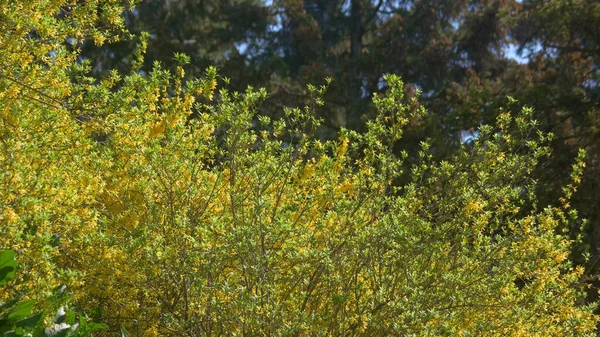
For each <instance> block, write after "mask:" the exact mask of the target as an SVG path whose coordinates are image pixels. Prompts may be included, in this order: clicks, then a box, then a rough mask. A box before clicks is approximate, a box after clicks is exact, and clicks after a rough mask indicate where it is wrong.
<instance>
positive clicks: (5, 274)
mask: <svg viewBox="0 0 600 337" xmlns="http://www.w3.org/2000/svg"><path fill="white" fill-rule="evenodd" d="M18 265H19V264H18V263H17V261H16V260H15V252H14V251H12V250H4V251H0V286H3V285H5V284H6V283H7V282H8V281H9V280H10V279H11V278H12V277H13V276H14V275H15V271H16V270H17V266H18Z"/></svg>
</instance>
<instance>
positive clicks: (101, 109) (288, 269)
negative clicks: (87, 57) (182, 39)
mask: <svg viewBox="0 0 600 337" xmlns="http://www.w3.org/2000/svg"><path fill="white" fill-rule="evenodd" d="M0 4H1V5H2V7H1V8H3V13H2V24H3V26H7V27H12V28H11V29H7V30H2V33H1V35H0V37H1V39H0V44H1V45H0V47H2V50H3V51H2V53H0V66H1V67H2V69H1V70H2V75H1V77H0V106H2V107H3V110H2V111H1V115H0V122H1V123H2V128H1V129H0V130H1V132H2V134H1V135H0V137H1V139H2V144H3V146H2V148H1V149H0V167H1V168H2V175H0V179H2V181H1V182H0V186H1V190H0V200H1V201H2V203H1V204H0V207H2V209H1V210H2V218H0V236H2V237H3V238H7V240H6V242H5V243H4V242H3V244H6V245H7V246H8V247H10V248H11V249H14V250H17V251H18V252H19V255H20V256H21V260H22V266H23V273H21V275H19V276H16V277H17V284H16V285H15V286H14V289H15V290H16V291H19V292H23V293H26V294H33V295H28V297H31V298H33V299H43V298H44V297H45V296H46V295H47V294H49V293H51V292H52V290H53V289H54V288H55V287H56V286H58V285H60V284H62V283H64V284H66V285H67V286H68V287H69V288H70V289H72V291H73V295H74V299H75V301H76V302H75V303H76V305H77V306H78V307H79V308H85V309H86V310H90V311H93V313H94V315H95V316H96V317H97V318H99V319H101V320H102V321H104V322H107V323H108V324H109V326H110V327H111V332H116V331H117V329H118V327H119V326H120V325H123V328H122V329H121V333H122V335H127V334H128V333H126V331H127V330H129V331H131V333H132V335H147V336H157V335H166V336H176V335H182V334H186V335H190V336H213V335H222V334H231V335H357V336H371V335H375V336H379V335H381V336H383V335H406V336H411V335H412V336H416V335H419V336H423V335H424V336H436V335H462V336H481V335H490V336H507V335H508V336H547V335H552V336H592V335H593V334H594V330H595V324H596V322H597V317H596V316H594V315H593V314H592V310H593V308H594V305H591V304H590V305H585V304H583V300H584V296H585V293H584V286H585V282H584V280H585V279H584V275H583V274H584V270H583V268H582V267H575V266H574V265H572V263H571V262H570V260H569V252H570V249H571V247H572V246H573V240H572V239H571V238H570V237H569V235H568V233H567V232H568V229H569V226H571V224H572V223H573V222H572V219H573V218H576V217H577V213H576V212H575V211H573V210H571V208H570V205H569V201H570V198H571V196H572V194H573V193H574V191H575V190H576V187H577V185H578V183H579V181H580V179H581V175H582V172H583V166H584V159H585V158H584V157H585V156H584V152H581V154H580V155H579V157H578V158H577V160H576V162H575V164H573V168H572V174H571V177H570V179H571V181H572V182H571V183H570V184H568V185H566V186H565V187H564V192H563V196H562V197H561V198H560V200H556V202H555V204H556V205H554V206H552V205H544V207H540V206H539V205H538V202H537V196H536V180H535V179H534V177H533V176H532V173H533V171H534V170H535V168H536V167H537V166H538V164H539V163H540V162H542V161H544V160H546V157H547V156H548V155H549V153H550V149H549V146H548V145H549V142H550V141H551V140H552V137H553V136H552V134H549V133H544V132H541V131H538V130H537V128H536V127H537V122H536V121H535V120H534V119H533V111H532V109H529V108H524V109H522V110H521V111H520V112H519V113H516V114H515V113H511V112H510V111H509V110H508V109H506V110H504V109H503V110H501V111H500V113H499V115H498V118H497V120H496V121H495V122H494V123H493V124H490V125H487V126H481V127H480V128H479V132H480V137H479V138H477V139H476V140H475V141H474V143H473V144H463V145H461V147H460V148H459V149H458V150H457V152H456V153H454V154H453V155H451V156H448V157H447V159H446V160H444V161H438V160H436V159H435V158H434V156H433V153H434V152H435V150H436V149H435V148H434V147H431V146H430V145H429V144H428V143H426V142H423V143H421V145H420V149H419V150H417V151H416V152H418V154H417V159H416V160H415V164H413V165H408V163H407V157H408V153H407V152H405V151H398V149H397V144H398V142H399V141H401V140H402V137H403V136H404V135H405V133H406V131H407V129H408V128H409V127H410V126H413V125H415V124H417V123H419V121H421V120H422V118H423V116H424V115H425V113H426V112H425V109H424V108H423V107H422V106H421V105H420V104H419V103H418V96H419V91H418V90H417V91H415V92H414V94H411V95H405V87H404V84H403V82H402V81H401V80H400V78H399V77H398V76H395V75H387V76H385V77H384V79H385V81H386V87H387V91H386V92H385V93H381V94H375V95H373V98H372V101H373V106H374V111H375V113H374V118H373V119H372V120H370V121H368V122H366V126H365V130H364V131H363V132H358V131H351V130H346V129H341V130H340V132H339V133H338V134H337V138H335V139H332V140H320V139H319V138H318V137H317V136H316V134H317V132H318V130H319V126H320V124H321V120H320V119H319V118H316V111H319V109H323V104H324V101H323V96H324V95H325V92H326V89H327V86H328V85H329V81H328V83H327V84H326V85H323V86H319V87H316V86H308V87H307V92H309V93H310V95H312V97H313V100H312V101H311V102H309V104H307V106H306V107H304V108H301V109H290V108H286V109H284V110H283V112H282V113H281V114H282V118H270V117H267V116H264V115H259V114H258V110H259V107H260V104H261V102H263V101H264V100H265V99H266V98H267V92H266V90H264V89H261V90H254V89H253V88H248V89H247V90H246V91H245V92H242V93H240V92H236V91H230V90H228V89H227V87H226V84H227V82H228V81H229V80H228V79H223V80H222V82H224V83H225V86H223V87H222V88H220V89H218V90H217V86H218V80H219V77H218V76H217V71H216V69H215V68H208V69H207V71H206V74H205V76H203V77H202V78H200V79H190V80H186V79H185V70H184V69H185V66H186V64H187V63H188V62H189V61H190V58H189V57H187V56H185V55H182V54H176V55H175V58H174V60H175V61H174V62H175V65H174V66H173V67H172V69H166V68H164V67H163V66H161V64H160V63H158V62H157V63H155V64H154V65H153V68H152V70H151V71H147V72H146V71H141V69H142V68H141V67H142V66H143V64H144V49H145V48H146V47H147V46H148V38H150V37H149V36H148V35H142V36H140V40H139V47H138V51H137V52H136V54H135V56H134V58H133V59H132V62H131V65H132V66H131V69H130V71H129V74H125V73H119V72H117V71H111V72H109V73H108V74H107V76H106V77H105V78H104V79H102V80H101V81H100V80H96V79H95V78H93V77H91V76H90V73H91V70H92V66H93V65H92V64H90V62H89V61H83V60H81V59H78V55H79V50H78V49H77V44H75V46H73V45H71V44H70V43H69V42H68V41H70V40H69V39H71V38H73V36H74V37H75V38H78V39H79V38H81V39H83V38H85V37H87V38H91V39H94V40H97V42H98V43H101V42H104V41H103V40H102V38H101V37H104V38H105V39H112V40H115V39H116V35H112V33H113V31H114V30H116V29H117V30H118V29H120V27H122V21H119V20H120V19H118V18H119V16H118V14H119V13H121V12H122V9H123V7H121V6H119V5H118V4H116V3H115V1H95V2H94V1H90V2H75V3H73V4H71V5H67V2H66V1H63V2H61V1H56V0H55V1H39V2H36V3H27V2H23V3H19V4H14V3H13V2H10V3H9V2H8V1H6V0H1V1H0ZM98 6H100V7H98ZM102 6H104V7H102ZM16 7H18V8H16ZM67 8H68V10H67ZM99 8H100V9H99ZM42 19H43V20H42ZM407 166H409V170H405V168H406V167H407ZM557 199H558V197H557ZM1 296H3V297H4V296H8V295H4V294H2V295H1ZM2 299H4V298H2Z"/></svg>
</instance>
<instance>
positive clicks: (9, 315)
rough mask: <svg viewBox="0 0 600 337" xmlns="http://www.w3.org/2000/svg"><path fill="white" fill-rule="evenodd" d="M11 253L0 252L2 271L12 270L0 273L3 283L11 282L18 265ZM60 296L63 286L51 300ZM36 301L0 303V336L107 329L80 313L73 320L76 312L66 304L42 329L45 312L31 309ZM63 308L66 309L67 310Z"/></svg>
mask: <svg viewBox="0 0 600 337" xmlns="http://www.w3.org/2000/svg"><path fill="white" fill-rule="evenodd" d="M14 256H15V252H14V251H11V250H3V251H0V267H1V270H3V271H4V270H8V269H10V270H11V271H10V272H6V273H4V272H3V273H2V274H0V285H2V286H4V285H6V284H7V283H8V281H10V279H11V278H12V277H13V276H14V273H15V270H16V268H17V266H18V263H17V261H16V260H15V259H14ZM63 295H64V289H62V288H61V289H59V291H58V292H57V293H56V295H55V298H54V299H53V300H54V301H58V300H61V299H62V297H63ZM35 304H36V303H35V301H33V300H28V301H18V300H17V299H13V300H9V301H8V302H0V336H4V337H17V336H36V337H50V336H54V337H59V336H69V337H84V336H89V335H91V334H92V333H94V332H96V331H99V330H103V329H106V326H105V325H103V324H97V323H90V322H89V321H88V319H87V318H86V317H85V316H83V315H81V314H80V315H79V320H78V322H76V318H77V315H76V314H75V312H74V311H72V310H69V309H68V308H66V307H61V308H60V309H59V311H58V313H57V315H56V318H55V319H54V323H53V325H52V326H51V327H48V328H45V318H46V314H45V312H44V311H38V312H32V311H33V307H34V306H35ZM65 309H66V310H67V311H66V312H65ZM76 323H77V324H76Z"/></svg>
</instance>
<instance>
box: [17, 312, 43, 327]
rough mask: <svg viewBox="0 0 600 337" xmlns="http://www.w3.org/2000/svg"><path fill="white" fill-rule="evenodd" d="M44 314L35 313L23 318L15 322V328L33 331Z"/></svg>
mask: <svg viewBox="0 0 600 337" xmlns="http://www.w3.org/2000/svg"><path fill="white" fill-rule="evenodd" d="M43 314H44V312H42V311H40V312H37V313H35V314H33V315H31V316H29V317H25V318H23V319H21V320H19V321H17V322H15V326H16V327H17V328H25V329H33V328H35V326H36V325H37V324H38V323H39V322H40V320H41V318H42V316H43Z"/></svg>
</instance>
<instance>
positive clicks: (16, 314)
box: [7, 300, 35, 321]
mask: <svg viewBox="0 0 600 337" xmlns="http://www.w3.org/2000/svg"><path fill="white" fill-rule="evenodd" d="M34 304H35V301H33V300H30V301H24V302H21V303H19V304H17V305H16V306H15V307H14V308H13V309H12V310H11V311H10V312H9V313H8V316H7V318H8V320H9V321H17V320H20V319H23V318H25V317H27V316H29V315H30V314H31V309H33V305H34Z"/></svg>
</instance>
